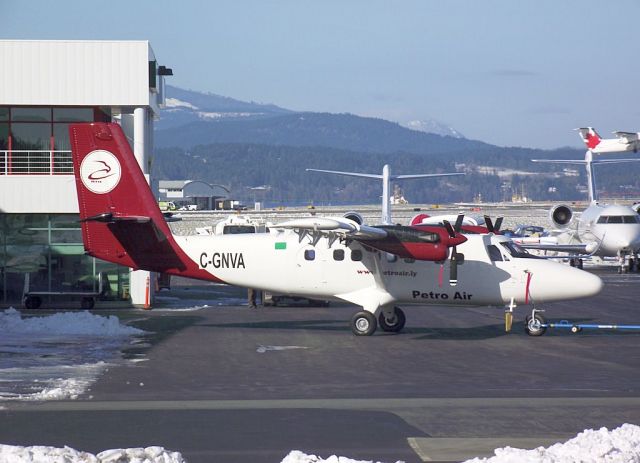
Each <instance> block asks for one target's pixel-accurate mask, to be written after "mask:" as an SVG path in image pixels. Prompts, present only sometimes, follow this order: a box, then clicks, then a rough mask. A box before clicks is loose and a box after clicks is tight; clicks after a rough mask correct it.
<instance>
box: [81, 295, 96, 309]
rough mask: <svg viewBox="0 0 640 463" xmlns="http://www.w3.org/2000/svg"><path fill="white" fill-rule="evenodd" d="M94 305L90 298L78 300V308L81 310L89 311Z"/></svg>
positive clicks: (94, 301) (94, 302) (93, 300)
mask: <svg viewBox="0 0 640 463" xmlns="http://www.w3.org/2000/svg"><path fill="white" fill-rule="evenodd" d="M94 305H96V300H95V299H94V298H92V297H83V298H82V299H80V308H81V309H83V310H91V309H93V306H94Z"/></svg>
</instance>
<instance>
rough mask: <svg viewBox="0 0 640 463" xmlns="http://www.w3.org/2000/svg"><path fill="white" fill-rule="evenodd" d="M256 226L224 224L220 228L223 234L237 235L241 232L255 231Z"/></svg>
mask: <svg viewBox="0 0 640 463" xmlns="http://www.w3.org/2000/svg"><path fill="white" fill-rule="evenodd" d="M255 232H256V227H254V226H253V225H225V226H224V228H223V229H222V234H223V235H239V234H242V233H255Z"/></svg>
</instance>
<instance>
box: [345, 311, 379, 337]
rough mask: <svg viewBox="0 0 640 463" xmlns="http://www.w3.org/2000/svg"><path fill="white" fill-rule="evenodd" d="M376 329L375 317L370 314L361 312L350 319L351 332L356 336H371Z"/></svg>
mask: <svg viewBox="0 0 640 463" xmlns="http://www.w3.org/2000/svg"><path fill="white" fill-rule="evenodd" d="M376 328H377V323H376V317H375V315H373V314H372V313H371V312H367V311H364V310H363V311H362V312H358V313H356V314H355V315H354V316H353V317H352V318H351V331H353V334H355V335H356V336H371V335H372V334H373V333H374V332H375V331H376Z"/></svg>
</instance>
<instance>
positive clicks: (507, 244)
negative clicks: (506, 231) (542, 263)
mask: <svg viewBox="0 0 640 463" xmlns="http://www.w3.org/2000/svg"><path fill="white" fill-rule="evenodd" d="M500 245H501V246H502V247H503V248H504V249H506V250H507V252H508V253H509V254H510V255H511V256H513V257H517V258H519V259H541V257H539V256H534V255H533V254H530V253H529V251H527V250H526V249H525V248H523V247H522V246H518V245H517V244H516V243H514V242H513V241H503V242H501V243H500Z"/></svg>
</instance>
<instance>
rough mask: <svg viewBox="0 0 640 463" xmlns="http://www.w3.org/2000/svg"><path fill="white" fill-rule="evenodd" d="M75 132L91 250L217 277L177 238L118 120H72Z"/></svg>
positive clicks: (117, 259)
mask: <svg viewBox="0 0 640 463" xmlns="http://www.w3.org/2000/svg"><path fill="white" fill-rule="evenodd" d="M69 135H70V140H71V147H72V153H73V167H74V172H75V178H76V189H77V192H78V205H79V208H80V220H81V223H82V238H83V241H84V246H85V250H86V251H87V253H88V254H90V255H92V256H95V257H98V258H100V259H103V260H106V261H109V262H114V263H117V264H121V265H125V266H128V267H132V268H134V269H144V270H151V271H158V272H166V273H171V274H178V275H184V276H190V277H194V278H201V279H210V280H211V279H215V278H213V277H212V276H211V274H209V273H208V272H205V271H204V270H201V269H199V268H198V267H197V264H195V263H194V262H193V261H192V260H191V259H189V258H188V256H187V255H186V254H185V253H184V251H183V250H182V249H181V248H180V246H178V244H177V243H176V242H175V240H174V238H173V235H172V234H171V230H170V229H169V226H168V225H167V222H166V221H165V219H164V217H163V215H162V212H161V211H160V209H159V207H158V204H157V203H156V200H155V198H154V196H153V194H152V192H151V189H150V188H149V185H148V184H147V181H146V179H145V177H144V174H143V173H142V170H141V169H140V166H139V165H138V162H137V161H136V159H135V157H134V155H133V153H132V151H131V147H130V146H129V142H128V141H127V139H126V137H125V135H124V132H123V131H122V128H121V127H120V126H119V125H118V124H115V123H110V124H107V123H92V124H71V125H70V127H69Z"/></svg>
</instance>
